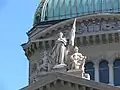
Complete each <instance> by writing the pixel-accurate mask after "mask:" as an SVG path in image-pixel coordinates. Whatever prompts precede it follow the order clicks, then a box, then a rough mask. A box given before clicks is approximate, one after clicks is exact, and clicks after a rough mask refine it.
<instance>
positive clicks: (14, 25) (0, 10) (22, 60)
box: [0, 0, 40, 90]
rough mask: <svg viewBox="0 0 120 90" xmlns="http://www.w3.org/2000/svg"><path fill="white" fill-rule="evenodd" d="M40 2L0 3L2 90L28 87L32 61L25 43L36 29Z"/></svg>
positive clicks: (0, 0) (3, 0) (6, 0)
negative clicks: (34, 26)
mask: <svg viewBox="0 0 120 90" xmlns="http://www.w3.org/2000/svg"><path fill="white" fill-rule="evenodd" d="M39 2H40V0H0V90H18V89H20V88H21V87H24V86H26V85H27V84H28V60H27V58H26V57H25V55H24V52H23V50H22V48H21V46H20V45H21V44H22V43H24V42H26V41H27V35H26V32H27V31H28V30H29V29H30V28H31V27H32V24H33V17H34V12H35V10H36V8H37V6H38V4H39Z"/></svg>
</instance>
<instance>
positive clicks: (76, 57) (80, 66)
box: [70, 46, 86, 72]
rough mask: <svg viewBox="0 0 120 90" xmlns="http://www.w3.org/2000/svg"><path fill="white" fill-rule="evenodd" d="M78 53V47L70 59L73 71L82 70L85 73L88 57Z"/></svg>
mask: <svg viewBox="0 0 120 90" xmlns="http://www.w3.org/2000/svg"><path fill="white" fill-rule="evenodd" d="M78 51H79V49H78V47H77V46H75V48H74V53H73V54H72V55H71V57H70V59H71V69H74V70H81V71H82V72H84V65H85V59H86V56H83V55H82V54H81V53H79V52H78Z"/></svg>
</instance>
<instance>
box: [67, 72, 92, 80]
mask: <svg viewBox="0 0 120 90" xmlns="http://www.w3.org/2000/svg"><path fill="white" fill-rule="evenodd" d="M68 73H69V74H71V75H74V76H76V77H80V78H84V79H87V80H90V75H89V74H87V73H84V72H83V71H80V70H69V71H68Z"/></svg>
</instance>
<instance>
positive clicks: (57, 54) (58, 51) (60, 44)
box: [51, 32, 67, 65]
mask: <svg viewBox="0 0 120 90" xmlns="http://www.w3.org/2000/svg"><path fill="white" fill-rule="evenodd" d="M66 44H67V40H66V38H63V33H62V32H60V33H59V37H58V39H57V40H56V43H55V46H54V47H53V49H52V52H51V57H52V59H53V61H54V64H55V65H58V64H64V57H65V51H66Z"/></svg>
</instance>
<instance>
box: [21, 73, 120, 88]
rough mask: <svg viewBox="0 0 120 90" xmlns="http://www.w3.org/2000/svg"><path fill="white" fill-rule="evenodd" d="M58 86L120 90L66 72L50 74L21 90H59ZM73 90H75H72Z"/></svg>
mask: <svg viewBox="0 0 120 90" xmlns="http://www.w3.org/2000/svg"><path fill="white" fill-rule="evenodd" d="M58 85H62V86H63V87H64V86H65V85H68V86H67V87H69V88H72V87H75V86H78V88H81V87H83V86H84V87H89V88H94V89H95V90H120V88H118V87H114V86H110V85H107V84H102V83H97V82H94V81H90V80H85V79H82V78H79V77H77V76H75V75H72V74H68V73H65V72H62V73H61V72H54V73H49V74H47V75H46V76H44V77H41V80H40V81H39V82H36V83H34V84H31V85H29V86H28V87H25V88H23V89H21V90H34V89H35V88H37V87H39V88H48V89H49V90H53V89H50V88H51V87H54V90H56V89H58V87H56V86H58ZM61 89H62V90H64V88H61ZM59 90H60V89H59ZM65 90H66V89H65ZM71 90H74V89H71ZM80 90H82V89H80ZM85 90H86V89H85ZM92 90H93V89H92Z"/></svg>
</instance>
